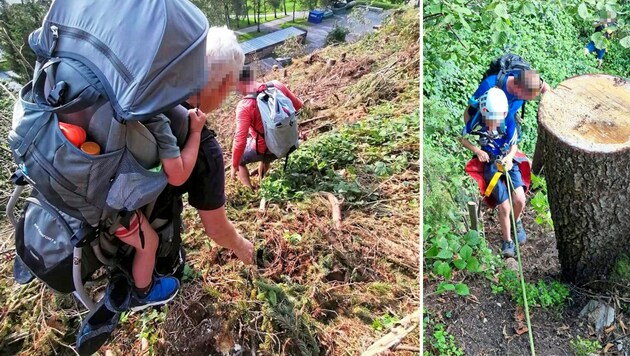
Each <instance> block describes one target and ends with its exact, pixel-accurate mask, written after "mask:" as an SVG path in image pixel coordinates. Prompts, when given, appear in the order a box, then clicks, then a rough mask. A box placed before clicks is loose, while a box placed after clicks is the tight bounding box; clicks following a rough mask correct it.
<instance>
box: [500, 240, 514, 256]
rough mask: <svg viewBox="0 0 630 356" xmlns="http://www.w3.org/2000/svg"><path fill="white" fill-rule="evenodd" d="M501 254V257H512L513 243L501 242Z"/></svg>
mask: <svg viewBox="0 0 630 356" xmlns="http://www.w3.org/2000/svg"><path fill="white" fill-rule="evenodd" d="M501 253H503V257H514V242H513V241H503V244H502V245H501Z"/></svg>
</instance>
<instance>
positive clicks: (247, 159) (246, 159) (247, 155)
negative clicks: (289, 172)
mask: <svg viewBox="0 0 630 356" xmlns="http://www.w3.org/2000/svg"><path fill="white" fill-rule="evenodd" d="M251 140H252V138H251V137H250V138H248V139H247V145H246V146H245V152H243V156H241V161H240V162H239V165H240V166H245V165H247V164H249V163H254V162H261V161H262V162H265V163H270V162H272V161H273V160H275V159H277V158H278V157H276V155H274V154H273V153H271V152H269V151H268V150H267V152H265V153H264V154H259V153H258V152H256V149H255V148H254V147H252V144H251V143H252V141H251Z"/></svg>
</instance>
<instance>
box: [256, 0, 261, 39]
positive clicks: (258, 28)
mask: <svg viewBox="0 0 630 356" xmlns="http://www.w3.org/2000/svg"><path fill="white" fill-rule="evenodd" d="M257 3H258V10H257V11H258V25H257V26H258V27H257V28H256V31H257V32H260V0H258V1H257Z"/></svg>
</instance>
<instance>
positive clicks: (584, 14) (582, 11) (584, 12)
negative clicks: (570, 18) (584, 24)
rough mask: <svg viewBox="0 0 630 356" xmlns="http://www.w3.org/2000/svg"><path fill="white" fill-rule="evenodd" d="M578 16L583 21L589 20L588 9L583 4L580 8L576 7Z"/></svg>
mask: <svg viewBox="0 0 630 356" xmlns="http://www.w3.org/2000/svg"><path fill="white" fill-rule="evenodd" d="M578 15H580V17H581V18H583V19H584V20H587V19H588V18H589V14H588V8H587V7H586V4H585V3H581V4H580V6H578Z"/></svg>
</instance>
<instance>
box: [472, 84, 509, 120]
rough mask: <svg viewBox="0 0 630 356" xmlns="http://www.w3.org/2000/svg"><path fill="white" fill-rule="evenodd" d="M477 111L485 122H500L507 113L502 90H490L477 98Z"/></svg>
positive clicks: (506, 101)
mask: <svg viewBox="0 0 630 356" xmlns="http://www.w3.org/2000/svg"><path fill="white" fill-rule="evenodd" d="M479 110H480V113H481V115H483V117H484V118H485V119H486V120H491V121H501V120H503V119H505V117H506V116H507V113H508V110H509V108H508V100H507V97H506V96H505V93H504V92H503V90H501V89H499V88H490V90H488V91H487V92H485V93H484V94H483V95H482V96H481V97H480V98H479Z"/></svg>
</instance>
